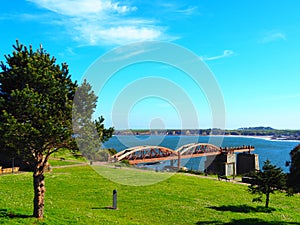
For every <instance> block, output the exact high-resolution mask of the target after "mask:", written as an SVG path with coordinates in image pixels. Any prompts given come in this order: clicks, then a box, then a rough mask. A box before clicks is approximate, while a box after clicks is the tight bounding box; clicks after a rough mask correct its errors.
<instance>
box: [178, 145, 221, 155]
mask: <svg viewBox="0 0 300 225" xmlns="http://www.w3.org/2000/svg"><path fill="white" fill-rule="evenodd" d="M175 151H176V152H178V153H180V155H182V156H184V155H193V154H216V153H219V152H222V148H221V147H218V146H215V145H212V144H209V143H190V144H186V145H183V146H181V147H179V148H178V149H176V150H175Z"/></svg>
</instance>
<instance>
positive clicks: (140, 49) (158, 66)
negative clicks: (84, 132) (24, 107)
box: [0, 0, 300, 129]
mask: <svg viewBox="0 0 300 225" xmlns="http://www.w3.org/2000/svg"><path fill="white" fill-rule="evenodd" d="M0 7H1V11H0V25H1V33H2V35H1V42H0V46H1V48H0V60H1V61H4V62H5V58H4V55H5V54H10V53H11V52H12V51H13V48H12V45H13V44H14V43H15V40H16V39H18V40H19V41H20V42H21V43H23V44H25V45H32V46H33V48H34V49H37V48H38V47H39V46H40V44H42V46H43V48H44V49H46V51H47V52H48V53H50V54H51V55H53V56H55V58H56V59H57V63H62V62H66V63H67V64H68V65H69V69H70V73H71V74H72V79H73V80H74V81H75V80H77V81H78V82H79V83H81V82H82V79H84V78H86V77H88V76H87V75H86V74H87V73H88V74H89V75H90V72H89V68H91V67H93V65H95V63H97V62H99V60H100V61H101V59H102V58H101V57H103V56H105V55H106V54H109V53H111V52H113V53H120V52H121V50H124V49H125V50H126V49H128V48H126V47H125V48H122V47H123V46H127V45H128V44H129V45H133V46H134V49H135V51H131V52H125V53H124V52H123V53H122V54H123V56H126V57H127V58H131V59H132V60H134V59H136V58H134V57H136V56H137V57H142V56H143V54H145V52H146V50H147V49H146V48H145V46H144V45H143V44H142V43H148V42H149V41H150V42H152V41H154V42H153V43H157V42H159V43H161V44H162V46H164V45H167V44H168V43H170V44H172V45H174V49H173V50H174V51H173V50H171V53H170V52H167V53H166V57H167V56H170V55H168V54H171V56H170V57H171V58H175V59H177V60H179V59H180V55H178V53H177V52H176V49H182V50H186V51H189V52H190V53H191V54H192V55H193V56H197V57H198V58H199V59H200V60H201V61H202V62H203V65H205V66H206V67H207V68H208V69H209V71H210V74H209V77H205V76H204V75H203V77H202V78H203V79H202V81H201V82H200V83H199V82H197V81H196V80H197V79H195V77H193V76H194V75H191V74H189V73H187V72H186V71H184V70H182V68H181V67H180V66H181V65H183V62H179V64H180V63H181V64H180V65H179V66H178V65H176V66H174V65H173V64H172V65H171V64H169V63H167V62H163V63H162V62H160V61H155V60H154V61H151V62H150V61H143V62H138V63H132V64H130V65H126V66H123V67H120V68H119V69H118V70H116V71H115V72H114V73H113V74H111V75H110V76H109V77H108V79H107V80H105V81H101V79H102V78H101V76H102V75H101V67H100V68H98V70H99V71H98V72H97V74H96V75H95V76H96V77H97V79H98V80H97V79H96V81H95V80H94V81H93V82H91V84H92V85H94V84H95V82H96V83H97V82H98V83H100V82H102V83H101V84H103V85H102V86H101V88H100V89H99V90H97V91H96V92H97V93H96V94H97V95H98V106H97V110H96V112H95V117H97V116H99V115H103V116H104V118H105V125H106V126H114V127H115V128H116V129H127V128H133V129H140V128H141V129H142V128H143V129H149V128H152V129H155V128H170V129H172V128H174V129H175V128H178V129H180V128H194V129H198V128H210V127H216V126H218V127H220V128H225V129H235V128H239V127H253V126H270V127H273V128H276V129H300V119H299V112H300V104H299V103H300V89H299V83H300V63H299V59H300V29H299V28H300V13H299V8H300V1H298V0H287V1H282V0H281V1H280V0H272V1H271V0H260V1H258V0H253V1H237V0H232V1H225V0H189V1H183V0H173V1H169V0H152V1H141V0H125V1H122V0H120V1H114V0H15V1H11V0H10V1H8V0H4V1H2V2H1V6H0ZM154 45H155V44H154ZM129 49H130V48H129ZM162 49H163V48H161V49H158V50H157V49H156V50H153V49H152V50H153V51H156V54H157V55H156V56H155V57H158V58H159V57H160V53H162V55H163V54H165V53H163V52H161V51H162ZM152 50H151V51H152ZM147 51H150V50H149V49H148V50H147ZM126 53H127V54H126ZM121 56H122V55H121ZM155 59H156V58H155ZM118 60H119V62H120V61H121V59H120V55H116V56H115V57H114V58H113V61H114V62H115V63H116V64H111V65H117V61H118ZM183 61H184V60H183ZM189 65H190V66H191V67H193V68H198V66H199V64H197V63H191V64H189ZM103 74H104V72H103ZM103 76H104V75H103ZM200 76H201V75H200ZM204 78H205V79H204ZM206 78H207V79H208V80H209V79H210V78H212V79H213V80H214V81H213V82H214V83H213V84H211V83H206ZM88 81H89V80H88ZM89 82H90V81H89ZM98 83H97V84H98ZM209 87H211V89H210V88H209ZM219 92H220V93H221V94H222V95H221V96H222V98H220V97H218V98H214V97H215V96H212V95H217V93H219ZM215 105H218V106H219V108H218V107H215ZM220 118H221V120H222V121H221V122H220V121H219V120H220ZM223 120H224V121H223ZM216 121H217V122H216Z"/></svg>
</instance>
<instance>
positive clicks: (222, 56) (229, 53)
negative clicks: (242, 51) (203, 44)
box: [200, 50, 234, 61]
mask: <svg viewBox="0 0 300 225" xmlns="http://www.w3.org/2000/svg"><path fill="white" fill-rule="evenodd" d="M232 55H234V51H232V50H224V52H223V54H222V55H217V56H211V57H207V56H202V57H200V58H201V59H202V60H204V61H211V60H217V59H222V58H227V57H230V56H232Z"/></svg>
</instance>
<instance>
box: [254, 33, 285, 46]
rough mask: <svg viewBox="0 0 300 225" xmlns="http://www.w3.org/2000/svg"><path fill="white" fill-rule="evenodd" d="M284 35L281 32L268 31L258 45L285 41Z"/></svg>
mask: <svg viewBox="0 0 300 225" xmlns="http://www.w3.org/2000/svg"><path fill="white" fill-rule="evenodd" d="M285 40H286V35H285V34H284V33H283V32H281V31H268V32H266V33H264V34H263V35H262V37H261V38H260V40H259V42H260V43H270V42H275V41H285Z"/></svg>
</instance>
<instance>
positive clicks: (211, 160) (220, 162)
mask: <svg viewBox="0 0 300 225" xmlns="http://www.w3.org/2000/svg"><path fill="white" fill-rule="evenodd" d="M205 169H206V171H207V172H208V173H217V174H220V175H225V176H235V175H236V154H229V153H222V154H220V155H216V156H207V157H206V161H205Z"/></svg>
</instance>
